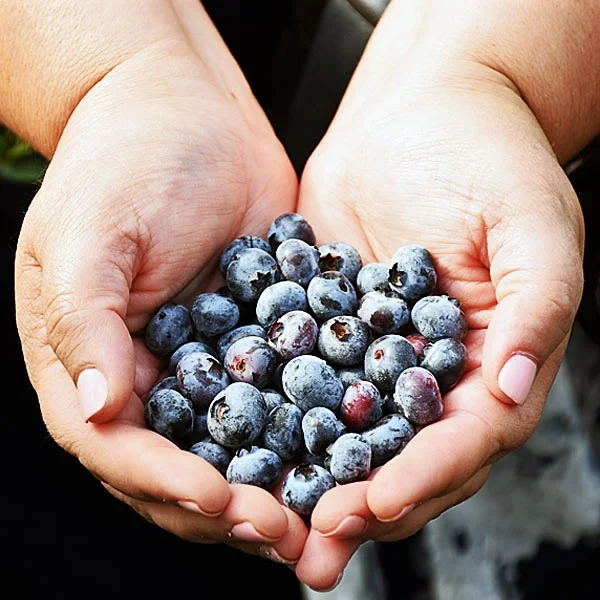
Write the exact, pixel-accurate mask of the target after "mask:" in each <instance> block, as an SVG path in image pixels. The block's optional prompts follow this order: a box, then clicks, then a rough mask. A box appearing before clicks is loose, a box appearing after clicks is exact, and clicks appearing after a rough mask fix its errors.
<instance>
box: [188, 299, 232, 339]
mask: <svg viewBox="0 0 600 600" xmlns="http://www.w3.org/2000/svg"><path fill="white" fill-rule="evenodd" d="M190 314H191V317H192V322H193V323H194V327H195V328H196V331H198V332H200V333H201V334H202V335H204V336H206V337H209V338H210V337H213V336H215V335H221V334H222V333H225V332H226V331H229V330H230V329H233V328H234V327H235V326H236V325H237V322H238V321H239V319H240V309H239V307H238V305H237V304H236V303H235V301H234V300H232V299H231V298H227V297H226V296H222V295H221V294H217V293H209V292H207V293H204V294H199V295H198V296H196V297H195V298H194V300H193V302H192V308H191V309H190Z"/></svg>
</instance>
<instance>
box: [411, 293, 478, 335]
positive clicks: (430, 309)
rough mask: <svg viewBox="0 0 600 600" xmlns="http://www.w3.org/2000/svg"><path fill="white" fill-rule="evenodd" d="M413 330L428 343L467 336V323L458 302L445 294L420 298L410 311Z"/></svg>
mask: <svg viewBox="0 0 600 600" xmlns="http://www.w3.org/2000/svg"><path fill="white" fill-rule="evenodd" d="M411 318H412V322H413V325H414V326H415V329H416V330H417V331H418V332H419V333H420V334H421V335H423V336H425V337H426V338H427V339H428V340H430V341H436V340H439V339H442V338H454V339H456V340H458V341H461V340H463V339H464V337H465V336H466V335H467V322H466V320H465V315H464V313H463V311H462V310H461V308H460V304H459V302H458V300H456V299H454V298H449V297H448V296H446V295H445V294H442V295H440V296H426V297H425V298H421V300H419V301H418V302H417V303H416V304H415V305H414V306H413V307H412V311H411Z"/></svg>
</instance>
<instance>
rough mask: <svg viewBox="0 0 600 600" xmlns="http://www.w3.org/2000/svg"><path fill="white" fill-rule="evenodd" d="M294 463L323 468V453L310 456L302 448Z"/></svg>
mask: <svg viewBox="0 0 600 600" xmlns="http://www.w3.org/2000/svg"><path fill="white" fill-rule="evenodd" d="M296 462H297V463H298V464H299V465H303V464H308V465H319V466H320V467H323V468H325V453H323V454H318V455H317V454H311V453H310V452H309V451H308V450H307V449H306V448H302V449H301V450H300V453H299V454H298V456H297V457H296ZM328 472H329V471H328Z"/></svg>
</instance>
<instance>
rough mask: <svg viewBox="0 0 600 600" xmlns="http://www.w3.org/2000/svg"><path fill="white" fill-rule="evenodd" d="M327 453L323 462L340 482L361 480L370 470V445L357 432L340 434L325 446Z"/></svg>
mask: <svg viewBox="0 0 600 600" xmlns="http://www.w3.org/2000/svg"><path fill="white" fill-rule="evenodd" d="M327 455H328V458H327V460H326V462H325V464H326V465H327V468H328V469H329V472H330V473H331V474H332V475H333V477H334V479H335V480H336V481H337V482H338V483H340V484H345V483H352V482H354V481H361V480H363V479H366V478H367V477H368V476H369V473H370V472H371V457H372V450H371V445H370V444H369V442H367V441H366V440H364V439H363V438H362V436H361V435H360V434H359V433H345V434H344V435H341V436H340V437H339V438H338V439H337V440H336V441H335V442H334V443H333V444H332V445H331V446H329V447H328V448H327Z"/></svg>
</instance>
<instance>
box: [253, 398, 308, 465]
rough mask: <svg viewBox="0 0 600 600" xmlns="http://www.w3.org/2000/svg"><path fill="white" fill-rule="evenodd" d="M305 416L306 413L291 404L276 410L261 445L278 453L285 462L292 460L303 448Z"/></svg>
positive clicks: (263, 434) (265, 429) (272, 413)
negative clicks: (303, 419)
mask: <svg viewBox="0 0 600 600" xmlns="http://www.w3.org/2000/svg"><path fill="white" fill-rule="evenodd" d="M303 416H304V413H303V412H302V411H301V410H300V409H299V408H298V407H297V406H296V405H295V404H292V403H291V402H285V403H284V404H282V405H281V406H278V407H276V408H274V409H273V410H272V411H271V412H270V413H269V416H268V417H267V422H266V424H265V427H264V429H263V432H262V436H261V441H262V444H261V445H262V446H263V447H264V448H268V449H269V450H273V452H277V454H279V456H280V457H281V460H283V461H289V460H292V458H294V456H296V455H297V454H298V452H299V451H300V450H301V448H302V442H303V436H302V417H303Z"/></svg>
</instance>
